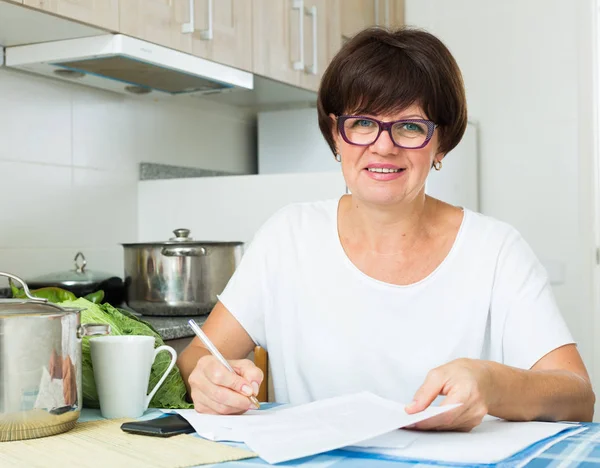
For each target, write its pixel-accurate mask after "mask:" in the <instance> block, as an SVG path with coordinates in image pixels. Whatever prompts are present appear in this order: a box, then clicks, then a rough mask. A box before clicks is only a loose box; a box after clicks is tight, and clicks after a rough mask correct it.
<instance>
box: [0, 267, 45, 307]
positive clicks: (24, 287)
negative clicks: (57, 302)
mask: <svg viewBox="0 0 600 468" xmlns="http://www.w3.org/2000/svg"><path fill="white" fill-rule="evenodd" d="M0 276H6V277H7V278H10V279H12V280H15V281H16V282H17V283H20V284H21V286H23V292H24V293H25V295H26V296H27V298H28V299H31V300H32V301H36V302H43V303H46V302H48V299H44V298H41V297H35V296H34V295H33V294H31V291H30V290H29V287H28V286H27V283H25V281H24V280H22V279H21V278H19V277H18V276H15V275H11V274H10V273H5V272H3V271H0Z"/></svg>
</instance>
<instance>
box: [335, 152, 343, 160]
mask: <svg viewBox="0 0 600 468" xmlns="http://www.w3.org/2000/svg"><path fill="white" fill-rule="evenodd" d="M334 158H335V160H336V161H337V162H342V155H341V154H340V153H335V156H334Z"/></svg>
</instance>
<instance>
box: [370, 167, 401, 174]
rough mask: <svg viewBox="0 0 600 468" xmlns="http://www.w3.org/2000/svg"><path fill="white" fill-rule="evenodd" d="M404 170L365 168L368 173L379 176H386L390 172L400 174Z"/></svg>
mask: <svg viewBox="0 0 600 468" xmlns="http://www.w3.org/2000/svg"><path fill="white" fill-rule="evenodd" d="M403 170H404V169H403V168H400V169H388V168H384V167H367V171H369V172H377V173H379V174H387V173H390V172H392V173H393V172H402V171H403Z"/></svg>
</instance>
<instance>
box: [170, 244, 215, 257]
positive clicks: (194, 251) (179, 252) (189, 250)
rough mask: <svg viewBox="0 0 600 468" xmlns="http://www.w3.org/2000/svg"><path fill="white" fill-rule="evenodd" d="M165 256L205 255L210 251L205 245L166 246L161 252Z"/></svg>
mask: <svg viewBox="0 0 600 468" xmlns="http://www.w3.org/2000/svg"><path fill="white" fill-rule="evenodd" d="M160 253H162V254H163V255H164V256H165V257H205V256H206V255H208V251H207V250H206V248H205V247H179V246H170V245H169V246H166V247H163V249H162V250H161V252H160Z"/></svg>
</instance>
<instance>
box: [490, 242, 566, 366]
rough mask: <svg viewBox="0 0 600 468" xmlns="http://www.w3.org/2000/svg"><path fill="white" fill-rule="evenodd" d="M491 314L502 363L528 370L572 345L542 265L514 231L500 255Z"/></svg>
mask: <svg viewBox="0 0 600 468" xmlns="http://www.w3.org/2000/svg"><path fill="white" fill-rule="evenodd" d="M491 313H492V317H493V319H492V320H493V322H495V323H496V332H497V333H496V336H497V340H495V341H496V345H497V346H500V347H501V350H500V353H499V354H500V355H501V356H502V362H503V363H504V364H506V365H509V366H513V367H518V368H521V369H530V368H531V367H533V365H534V364H535V363H536V362H537V361H539V360H540V359H541V358H542V357H544V356H545V355H546V354H548V353H549V352H551V351H553V350H555V349H557V348H559V347H561V346H563V345H566V344H571V343H574V340H573V337H572V336H571V333H570V332H569V329H568V328H567V325H566V323H565V321H564V319H563V317H562V315H561V313H560V311H559V309H558V305H557V303H556V300H555V298H554V294H553V293H552V289H551V287H550V284H549V281H548V275H547V273H546V270H545V268H544V267H543V266H542V264H541V263H540V261H539V260H538V259H537V257H536V256H535V254H534V253H533V251H532V249H531V248H530V247H529V245H528V244H527V242H525V240H524V239H523V238H522V237H521V235H520V234H519V233H517V232H516V231H514V230H513V231H512V232H511V233H510V234H509V236H508V237H507V239H506V242H505V243H504V245H503V247H502V248H501V250H500V255H499V257H498V263H497V268H496V277H495V281H494V290H493V293H492V307H491Z"/></svg>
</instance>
